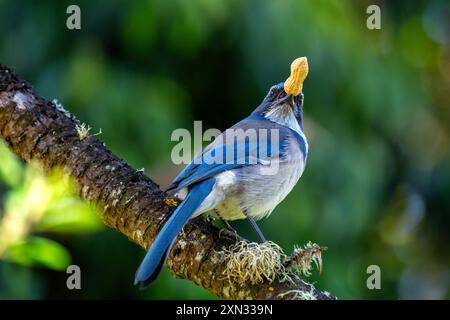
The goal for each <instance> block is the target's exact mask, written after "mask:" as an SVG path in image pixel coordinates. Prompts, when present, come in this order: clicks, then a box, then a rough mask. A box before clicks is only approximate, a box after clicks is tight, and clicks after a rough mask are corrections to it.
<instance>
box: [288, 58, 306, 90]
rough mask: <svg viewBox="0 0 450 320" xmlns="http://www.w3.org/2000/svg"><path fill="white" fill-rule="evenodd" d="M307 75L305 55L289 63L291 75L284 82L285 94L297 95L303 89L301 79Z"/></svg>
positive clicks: (303, 79)
mask: <svg viewBox="0 0 450 320" xmlns="http://www.w3.org/2000/svg"><path fill="white" fill-rule="evenodd" d="M307 75H308V60H307V59H306V57H301V58H297V59H295V60H294V61H293V62H292V64H291V75H290V76H289V78H287V79H286V81H285V82H284V91H285V92H286V93H287V94H291V95H293V96H298V95H299V94H300V92H301V91H302V89H303V81H305V78H306V76H307Z"/></svg>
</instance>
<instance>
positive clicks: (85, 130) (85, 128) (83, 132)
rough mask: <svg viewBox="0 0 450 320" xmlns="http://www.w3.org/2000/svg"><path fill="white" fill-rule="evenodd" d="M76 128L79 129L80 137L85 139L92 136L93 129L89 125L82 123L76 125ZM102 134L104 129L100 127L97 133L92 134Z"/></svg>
mask: <svg viewBox="0 0 450 320" xmlns="http://www.w3.org/2000/svg"><path fill="white" fill-rule="evenodd" d="M75 129H76V130H77V133H78V138H80V140H84V139H86V138H87V137H88V136H90V134H89V132H90V131H91V129H92V128H91V127H90V126H89V125H86V124H85V123H82V124H77V125H75ZM100 134H102V129H100V130H99V131H98V132H97V133H96V134H93V135H92V136H93V137H94V136H98V135H100Z"/></svg>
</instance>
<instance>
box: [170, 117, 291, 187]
mask: <svg viewBox="0 0 450 320" xmlns="http://www.w3.org/2000/svg"><path fill="white" fill-rule="evenodd" d="M230 129H235V130H236V129H242V130H244V131H246V130H248V129H255V130H256V131H257V132H258V130H259V129H265V130H267V132H266V134H267V135H266V137H265V139H264V138H262V137H261V136H260V135H259V133H258V134H257V136H256V139H251V138H250V137H249V136H246V135H243V136H239V137H233V138H232V139H230V138H229V137H227V135H226V132H223V133H222V134H221V135H220V136H219V137H217V138H216V140H215V141H214V142H213V143H211V144H210V145H209V146H208V147H206V148H205V149H204V151H203V152H202V153H201V154H200V155H198V156H197V157H195V159H194V160H193V161H192V162H191V163H190V164H189V165H188V166H187V167H186V168H185V169H184V170H183V171H181V172H180V174H179V175H178V176H177V177H176V178H175V179H174V181H173V182H172V183H171V184H170V185H169V186H168V187H167V188H166V191H170V192H171V193H175V192H178V191H179V190H181V189H183V188H184V187H187V186H189V185H192V184H193V183H196V182H199V181H202V180H204V179H207V178H209V177H211V176H214V175H216V174H218V173H220V172H223V171H226V170H232V169H236V168H239V167H242V166H248V165H256V164H266V163H268V161H270V160H271V159H274V158H278V157H282V156H283V153H284V152H285V150H286V147H287V146H286V145H287V141H288V139H287V138H288V137H289V136H293V135H294V133H293V132H292V130H290V129H287V128H285V127H280V126H279V125H278V124H275V123H274V122H271V121H269V120H266V119H263V118H255V117H253V116H252V117H248V118H246V119H244V120H242V121H241V122H239V123H237V124H236V125H235V126H233V127H231V128H230ZM270 129H277V130H278V138H277V139H278V140H276V141H275V143H274V139H275V138H273V137H272V133H271V131H270ZM246 132H247V131H246Z"/></svg>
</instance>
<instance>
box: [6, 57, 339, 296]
mask: <svg viewBox="0 0 450 320" xmlns="http://www.w3.org/2000/svg"><path fill="white" fill-rule="evenodd" d="M77 125H80V122H79V121H78V120H77V119H76V118H75V117H74V116H72V115H71V114H70V113H69V112H67V111H66V110H64V109H63V108H62V107H61V106H58V105H55V104H54V103H52V102H49V101H47V100H45V99H44V98H42V97H40V96H39V95H38V94H37V93H35V92H34V90H33V89H32V88H31V86H30V85H29V84H27V83H26V82H25V81H24V80H22V79H20V78H19V77H18V76H17V75H16V74H15V72H14V71H13V70H11V69H10V68H8V67H5V66H1V65H0V136H1V138H2V139H3V140H4V141H5V142H6V144H7V145H8V146H9V148H10V149H11V150H12V151H13V152H14V153H15V154H16V155H18V156H19V157H20V158H22V159H24V160H26V161H27V162H30V161H33V162H37V163H39V165H40V166H41V167H43V168H44V170H46V171H48V170H51V169H53V168H55V167H63V168H65V170H66V171H67V172H68V173H69V174H70V175H71V176H72V177H73V178H74V180H75V181H76V182H77V188H78V189H77V190H78V193H79V195H80V196H81V197H82V198H84V199H86V200H88V201H90V202H92V203H94V204H96V205H97V206H98V207H99V208H100V209H101V210H100V211H101V212H102V213H101V216H102V219H103V221H104V223H105V224H106V225H107V226H109V227H112V228H114V229H116V230H117V231H119V232H121V233H122V234H124V235H126V236H127V237H128V238H129V239H130V240H131V241H133V242H135V243H137V244H138V245H140V246H141V247H143V248H144V249H146V250H147V249H148V248H149V247H150V245H151V243H152V241H153V239H154V238H155V236H156V235H157V233H158V231H159V230H160V229H161V227H162V225H163V224H164V222H165V221H166V220H167V218H168V217H169V216H170V214H171V213H172V212H173V209H174V208H175V206H171V205H170V203H169V204H168V203H167V201H165V200H166V197H165V196H166V195H165V193H164V192H163V191H161V189H160V188H159V186H158V185H157V184H156V183H154V182H153V181H152V180H151V179H150V178H148V177H147V176H145V175H144V174H143V173H142V172H141V171H137V170H135V169H133V168H131V167H130V166H129V165H128V164H126V163H125V162H124V161H122V160H121V159H119V158H118V157H117V156H115V155H114V154H112V153H111V152H110V151H109V150H108V149H107V148H106V146H105V144H104V143H102V142H101V141H99V140H98V139H97V138H96V137H94V136H90V135H87V136H86V137H80V135H79V132H78V131H77V128H76V127H77ZM235 242H236V238H235V237H234V236H232V235H230V234H229V233H226V232H225V233H224V232H222V233H220V234H219V229H218V228H216V227H215V226H213V225H212V224H211V223H209V222H208V221H205V219H203V218H201V217H199V218H196V219H193V220H191V221H190V222H189V223H188V224H187V225H186V227H185V228H184V232H183V233H182V234H180V235H179V236H178V238H177V242H176V244H175V245H174V247H173V249H172V251H171V254H170V257H169V259H168V262H167V266H168V267H169V269H170V271H171V272H172V274H173V275H174V276H175V277H176V278H183V279H189V280H191V281H192V282H194V283H195V284H197V285H199V286H201V287H203V288H205V289H207V290H209V291H210V292H211V293H213V294H215V295H216V296H218V297H220V298H223V299H293V298H295V297H298V295H295V294H292V295H290V294H284V295H283V293H286V292H288V291H290V290H295V291H296V292H305V293H310V294H312V296H313V298H316V299H332V297H330V296H329V294H327V293H324V292H320V291H318V290H316V289H315V288H314V287H313V286H312V285H311V284H309V283H307V282H306V281H304V280H303V279H302V278H300V277H298V276H297V275H294V274H292V276H291V277H292V279H293V280H294V283H295V284H292V283H289V282H282V281H281V280H280V279H276V280H275V281H274V282H272V283H269V281H265V282H264V283H262V284H256V285H255V284H250V283H239V282H238V281H234V280H232V279H231V280H230V279H227V278H225V277H223V271H224V269H225V268H226V266H227V261H226V258H225V257H224V255H223V250H224V248H229V247H230V246H231V245H233V244H234V243H235ZM280 294H281V296H280Z"/></svg>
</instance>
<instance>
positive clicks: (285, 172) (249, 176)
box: [135, 57, 308, 287]
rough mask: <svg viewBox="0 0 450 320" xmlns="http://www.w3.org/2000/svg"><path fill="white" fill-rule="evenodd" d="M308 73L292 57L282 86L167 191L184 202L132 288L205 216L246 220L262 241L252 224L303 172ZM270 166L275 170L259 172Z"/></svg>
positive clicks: (151, 275) (150, 276) (154, 272)
mask: <svg viewBox="0 0 450 320" xmlns="http://www.w3.org/2000/svg"><path fill="white" fill-rule="evenodd" d="M307 73H308V64H307V60H306V58H305V57H302V58H298V59H296V60H295V61H294V62H293V63H292V65H291V75H290V77H289V78H288V79H287V80H286V81H285V82H284V83H283V82H282V83H280V84H278V85H275V86H273V87H271V88H270V90H269V93H268V94H267V96H266V97H265V98H264V100H263V101H262V103H261V104H260V105H259V106H258V107H257V108H256V109H255V111H253V113H252V114H251V115H250V116H248V117H247V118H245V119H243V120H242V121H240V122H238V123H237V124H235V125H234V126H233V127H231V128H230V129H228V130H226V132H223V133H222V134H221V135H220V136H218V137H217V138H216V139H215V140H214V141H213V142H212V143H211V144H210V145H209V146H208V147H206V148H205V149H204V150H203V151H202V153H201V154H199V155H197V156H196V157H195V158H194V160H193V161H192V162H191V163H190V164H189V165H188V166H187V167H186V168H185V169H184V170H183V171H182V172H181V173H180V174H179V175H178V176H177V177H176V178H175V180H174V181H173V182H172V183H171V184H170V185H169V186H168V187H167V188H166V190H167V191H168V192H170V193H171V194H177V195H179V197H180V198H182V199H183V201H182V202H181V203H180V204H179V206H178V207H177V208H176V210H175V211H174V213H173V214H172V215H171V216H170V218H169V219H168V220H167V222H166V223H165V225H164V226H163V227H162V229H161V231H160V232H159V234H158V235H157V236H156V239H155V240H154V242H153V244H152V245H151V247H150V249H149V251H148V252H147V254H146V256H145V258H144V260H143V261H142V263H141V265H140V266H139V269H138V270H137V272H136V276H135V284H138V285H140V286H141V287H146V286H147V285H149V284H150V283H151V282H153V281H154V280H155V279H156V278H157V276H158V275H159V273H160V271H161V269H162V267H163V266H164V264H165V261H166V260H167V257H168V255H169V252H170V250H171V248H172V245H173V243H174V241H175V239H176V237H177V235H178V234H179V232H180V231H181V229H182V228H183V226H184V225H185V224H186V223H187V222H188V221H189V219H191V218H192V217H196V216H198V215H200V214H202V213H205V212H209V215H210V216H212V217H214V218H219V219H222V220H224V221H231V220H236V219H248V221H249V222H250V223H251V225H252V227H253V228H254V229H255V231H256V232H257V234H258V235H259V238H260V239H261V241H262V242H264V241H265V238H264V236H263V234H262V232H261V231H260V229H259V228H258V226H257V224H256V222H255V220H259V219H261V218H264V217H267V216H269V215H270V213H271V212H272V211H273V209H274V208H275V207H276V206H277V205H278V204H279V203H280V202H281V201H282V200H283V199H284V198H285V197H286V196H287V195H288V193H289V192H290V191H291V190H292V188H293V187H294V186H295V184H296V183H297V181H298V180H299V178H300V177H301V175H302V173H303V170H304V169H305V165H306V158H307V155H308V143H307V140H306V136H305V134H304V133H303V121H302V120H303V93H302V86H303V81H304V79H305V78H306V75H307ZM230 130H231V131H233V132H241V133H242V132H244V133H248V132H249V130H254V131H255V132H258V133H259V132H267V137H266V139H263V138H261V135H260V136H258V137H257V138H256V139H251V137H249V135H247V134H244V135H242V134H236V135H234V136H232V138H230V136H229V135H227V132H230ZM274 137H276V138H277V139H273V138H274ZM263 140H265V141H263ZM236 148H237V149H236ZM240 151H244V152H240ZM225 157H226V161H225V160H224V159H225ZM212 159H215V160H217V159H220V160H222V161H211V160H212ZM269 168H275V169H276V170H275V171H274V172H270V170H267V172H265V171H264V170H265V169H269ZM272 171H273V170H272Z"/></svg>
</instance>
